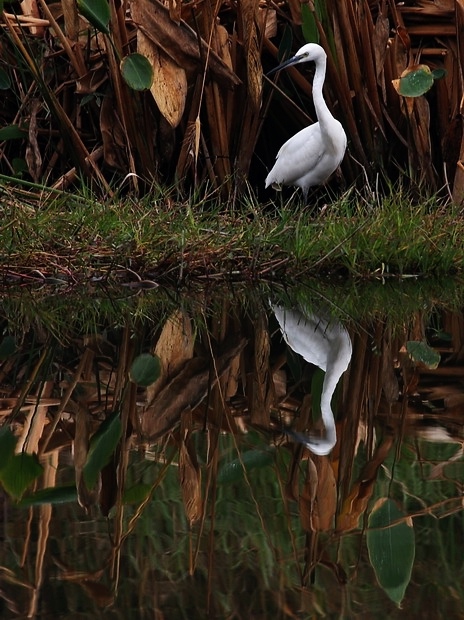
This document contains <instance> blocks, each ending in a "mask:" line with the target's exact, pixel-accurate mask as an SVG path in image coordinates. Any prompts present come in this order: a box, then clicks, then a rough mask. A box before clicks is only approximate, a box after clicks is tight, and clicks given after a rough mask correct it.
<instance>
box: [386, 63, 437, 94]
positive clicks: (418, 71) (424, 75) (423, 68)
mask: <svg viewBox="0 0 464 620" xmlns="http://www.w3.org/2000/svg"><path fill="white" fill-rule="evenodd" d="M393 85H394V87H395V89H396V90H397V92H398V93H399V94H400V95H403V97H420V96H421V95H423V94H424V93H426V92H427V91H428V90H430V89H431V88H432V86H433V75H432V72H431V71H430V67H428V66H427V65H415V66H414V67H409V68H408V69H406V71H404V72H403V74H402V75H401V77H400V79H399V80H393Z"/></svg>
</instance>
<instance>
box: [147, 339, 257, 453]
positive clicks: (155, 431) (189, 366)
mask: <svg viewBox="0 0 464 620" xmlns="http://www.w3.org/2000/svg"><path fill="white" fill-rule="evenodd" d="M245 345H246V340H245V339H244V338H242V339H241V340H239V341H238V342H232V343H229V344H227V343H223V344H222V345H221V350H222V354H221V355H220V356H219V357H217V358H216V360H215V364H214V372H215V373H216V374H215V375H214V376H213V377H211V364H210V360H208V359H205V358H201V357H196V358H193V359H191V360H189V361H188V362H187V363H186V364H185V365H184V367H183V368H182V370H180V371H179V372H178V374H177V375H176V376H175V377H174V378H173V379H172V380H171V381H170V382H169V383H168V384H167V385H166V386H165V387H164V388H163V389H162V390H161V391H160V392H159V394H158V395H157V396H156V397H155V399H154V401H153V403H151V404H150V405H149V406H147V407H146V408H145V410H144V411H143V413H142V415H141V424H140V428H141V432H142V434H143V435H144V437H145V438H146V439H148V440H150V441H154V440H155V439H158V438H160V437H162V436H163V435H165V434H166V433H168V432H169V431H170V430H172V429H173V427H174V426H175V425H176V424H178V422H179V421H180V417H181V415H182V413H183V412H184V411H186V410H187V409H194V408H195V407H196V406H197V405H198V404H199V403H201V401H202V400H203V398H205V396H206V395H207V393H208V389H210V388H211V386H212V385H214V384H215V383H216V381H217V379H219V378H220V377H221V376H222V375H223V374H224V372H225V371H226V370H227V369H228V368H229V367H230V364H231V363H232V360H233V359H234V358H235V357H236V355H237V354H238V353H240V351H242V349H243V348H244V347H245Z"/></svg>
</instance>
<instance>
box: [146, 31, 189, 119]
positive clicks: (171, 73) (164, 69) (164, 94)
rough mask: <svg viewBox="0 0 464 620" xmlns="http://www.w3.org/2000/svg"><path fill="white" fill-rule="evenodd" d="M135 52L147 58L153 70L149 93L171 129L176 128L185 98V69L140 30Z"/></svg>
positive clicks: (183, 107) (182, 111)
mask: <svg viewBox="0 0 464 620" xmlns="http://www.w3.org/2000/svg"><path fill="white" fill-rule="evenodd" d="M137 50H138V52H139V53H140V54H143V55H144V56H146V58H148V60H149V61H150V64H151V66H152V68H153V82H152V85H151V88H150V92H151V94H152V95H153V98H154V100H155V102H156V105H157V106H158V109H159V111H160V112H161V114H162V115H163V116H164V118H165V119H166V120H167V122H168V123H169V124H170V125H171V127H177V126H178V124H179V123H180V121H181V119H182V115H183V113H184V109H185V101H186V98H187V75H186V73H185V69H184V68H183V67H180V66H179V65H178V64H177V63H176V62H175V61H173V60H172V59H171V58H170V57H169V56H168V55H167V54H166V53H165V52H163V50H162V49H161V48H160V47H159V46H158V45H156V44H155V43H153V41H152V40H151V39H149V38H148V37H147V36H146V35H144V34H143V32H141V31H140V30H139V31H138V32H137Z"/></svg>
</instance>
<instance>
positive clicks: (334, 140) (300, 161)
mask: <svg viewBox="0 0 464 620" xmlns="http://www.w3.org/2000/svg"><path fill="white" fill-rule="evenodd" d="M310 60H313V61H314V63H315V65H316V73H315V74H314V81H313V100H314V107H315V109H316V115H317V120H318V122H317V123H313V124H312V125H309V127H305V128H304V129H302V130H301V131H299V132H298V133H296V134H295V135H294V136H292V137H291V138H290V139H289V140H287V142H285V144H284V145H283V146H282V147H281V148H280V151H279V152H278V153H277V158H276V163H275V164H274V167H273V168H272V170H271V171H270V172H269V174H268V175H267V178H266V187H269V185H273V184H278V185H280V184H283V185H296V186H297V187H301V189H302V190H303V194H304V197H305V199H306V197H307V195H308V190H309V188H310V187H312V186H313V185H320V184H321V183H325V182H326V181H327V179H328V178H329V177H330V175H331V174H332V172H334V171H335V170H336V169H337V168H338V166H339V165H340V164H341V162H342V159H343V157H344V155H345V150H346V134H345V131H344V129H343V127H342V126H341V124H340V122H339V121H337V120H336V119H335V118H334V117H333V116H332V114H331V113H330V110H329V108H328V107H327V104H326V102H325V100H324V95H323V94H322V86H323V84H324V80H325V71H326V63H327V55H326V53H325V52H324V50H323V49H322V47H321V46H320V45H317V44H316V43H307V44H306V45H303V47H302V48H301V49H300V50H298V52H297V53H296V55H295V56H293V58H290V59H289V60H287V61H286V62H284V63H282V64H281V65H279V66H278V67H276V68H275V69H272V71H270V72H269V73H268V75H269V74H270V73H275V72H276V71H278V70H280V69H283V68H284V67H290V66H291V65H296V64H298V63H300V62H308V61H310Z"/></svg>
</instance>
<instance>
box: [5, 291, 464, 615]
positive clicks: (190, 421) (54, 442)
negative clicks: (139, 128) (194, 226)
mask: <svg viewBox="0 0 464 620" xmlns="http://www.w3.org/2000/svg"><path fill="white" fill-rule="evenodd" d="M269 320H271V321H272V317H268V316H266V315H265V313H264V310H263V307H262V306H261V304H260V303H256V301H253V302H250V305H249V306H247V307H246V309H244V308H237V307H235V306H233V305H232V304H231V305H229V304H226V305H225V306H224V308H220V309H219V312H217V313H216V312H214V313H210V314H209V315H208V316H206V315H205V314H203V316H202V318H201V321H193V319H192V316H191V315H189V313H188V312H187V311H186V310H183V311H176V312H174V313H173V314H172V315H171V316H170V317H169V318H168V320H163V321H160V323H159V325H157V324H156V321H154V320H153V322H152V326H151V328H150V329H147V328H146V326H145V325H143V324H142V322H140V321H139V322H136V323H134V324H133V325H132V326H131V328H122V329H119V330H114V331H112V330H110V331H106V332H105V331H102V332H101V334H99V335H93V336H86V337H84V338H82V337H80V338H78V339H74V340H73V341H70V344H69V345H67V346H64V345H61V344H59V343H57V342H55V341H53V339H52V338H50V339H48V340H47V343H46V346H45V348H43V347H35V346H34V345H33V342H32V341H31V340H30V338H31V335H30V334H28V335H25V336H24V340H23V343H22V346H18V348H17V349H16V350H15V351H14V352H11V355H9V356H8V358H7V359H5V360H3V362H2V365H1V368H0V371H1V372H2V377H3V379H2V390H1V396H2V420H3V424H4V425H5V424H10V423H11V425H12V428H14V429H15V433H16V435H17V437H18V444H17V450H18V451H21V450H24V451H27V452H30V453H38V455H39V458H40V461H41V463H42V465H43V467H44V472H43V475H42V477H41V478H40V479H38V481H37V489H40V488H44V487H55V488H56V489H58V491H59V488H60V487H61V486H63V487H64V486H65V485H69V482H70V478H71V476H70V474H69V470H68V469H67V467H66V462H69V456H68V455H69V447H70V445H71V443H72V446H73V461H72V468H71V469H73V470H74V473H73V475H74V478H75V484H76V489H77V498H78V500H79V502H80V503H81V505H82V506H84V507H85V509H86V510H87V511H88V512H89V513H91V512H93V513H95V512H96V511H95V505H96V504H98V505H99V506H100V509H101V511H102V512H103V514H105V515H108V514H111V519H110V524H111V536H110V538H109V539H107V540H106V543H105V544H104V545H103V546H104V549H105V551H104V553H103V554H102V555H101V557H98V558H97V564H98V571H95V566H94V568H93V569H92V570H93V572H92V571H89V570H87V571H82V573H81V574H80V573H78V572H76V571H72V570H70V569H69V568H65V567H64V565H65V564H68V565H69V563H70V561H71V560H70V558H66V561H64V558H63V563H62V570H63V573H62V578H63V579H64V580H66V581H69V582H73V583H75V582H79V583H81V584H82V586H83V587H84V588H85V589H86V591H87V593H88V594H89V595H90V596H91V598H93V599H94V600H95V601H97V602H98V601H104V602H105V603H108V602H111V600H112V594H111V592H110V591H109V590H108V589H107V588H106V586H104V585H103V584H100V580H102V579H103V577H104V576H105V578H107V577H108V575H110V576H111V581H112V583H113V584H119V585H118V588H119V589H120V590H122V591H124V584H123V579H122V574H123V571H126V567H125V566H124V563H123V562H122V558H124V557H125V554H126V547H128V548H130V547H131V546H132V545H133V544H135V543H134V542H133V541H134V540H136V531H137V528H142V529H143V528H145V527H149V528H150V526H149V525H147V523H148V524H149V523H150V520H154V521H153V522H158V521H157V519H158V518H159V517H157V516H156V511H155V514H154V513H153V510H154V508H155V507H157V508H156V510H159V511H160V512H161V513H162V514H163V523H164V525H163V527H165V528H167V529H169V530H171V529H173V530H175V531H172V532H171V534H170V535H169V536H172V537H173V539H175V540H176V541H177V544H179V545H180V546H181V547H182V549H183V550H184V551H185V552H186V554H187V556H188V558H189V561H184V560H180V559H178V560H177V561H178V562H179V564H180V565H182V566H183V569H184V570H187V567H188V570H189V572H190V574H191V575H197V574H199V572H202V571H207V572H208V577H207V580H206V581H207V583H206V586H205V588H206V590H205V592H206V596H207V598H208V600H209V603H208V605H209V608H210V610H211V609H212V608H213V607H214V606H215V605H218V604H220V603H219V600H218V599H217V596H218V592H217V589H218V588H219V587H220V585H219V584H218V573H221V562H224V561H225V560H224V557H225V556H226V555H227V551H226V550H227V549H228V548H229V545H232V546H234V545H235V544H236V542H232V541H231V538H230V537H231V536H232V535H233V536H236V535H238V536H240V537H241V538H242V543H241V544H243V545H245V546H246V545H248V544H250V545H251V546H252V547H254V548H259V549H260V553H263V554H269V562H264V564H263V566H265V570H268V571H270V572H269V574H268V577H266V579H268V580H271V581H272V575H274V574H275V575H280V579H281V580H282V581H281V586H280V587H281V590H280V591H279V596H286V595H288V593H289V592H293V588H295V587H297V584H302V585H304V586H305V587H309V585H310V582H311V579H312V578H313V576H314V570H315V569H316V568H318V570H319V569H322V571H324V570H325V571H327V572H328V574H331V575H332V576H334V577H335V580H336V582H337V583H344V582H346V580H347V579H348V578H349V579H354V575H351V574H350V571H351V568H350V564H349V563H346V564H344V561H343V557H344V553H346V554H347V555H348V556H350V555H351V557H352V554H353V553H354V552H356V549H357V552H358V553H359V554H360V556H359V558H358V561H362V560H361V555H362V550H361V547H360V544H359V539H358V538H357V537H358V536H359V535H360V532H361V529H360V528H363V527H364V520H365V518H366V516H367V515H368V513H369V510H370V507H371V506H372V505H373V503H374V501H375V500H377V499H379V498H381V497H386V496H387V495H389V496H391V497H393V498H394V499H401V498H402V493H403V492H405V493H406V495H407V497H408V500H407V501H406V502H405V506H406V513H407V516H412V517H417V516H425V515H429V514H432V515H436V516H440V517H443V516H447V515H452V514H454V513H455V512H459V511H461V509H462V507H461V499H460V498H461V493H460V488H461V487H460V484H461V483H460V476H459V475H457V474H455V478H454V479H453V477H452V476H453V474H451V472H452V471H458V470H457V469H456V467H457V466H458V465H459V464H460V461H461V460H462V459H461V457H462V449H461V450H460V449H459V448H453V446H452V444H453V443H457V444H460V445H461V446H462V420H461V418H462V416H461V415H460V413H461V411H460V406H461V401H462V394H461V392H462V387H460V379H461V377H462V372H461V369H460V366H459V365H460V363H461V359H462V350H461V349H462V334H463V333H464V323H463V320H462V316H461V315H458V314H454V313H451V312H445V311H441V312H438V311H435V312H434V313H433V314H432V315H431V317H425V316H424V315H423V314H422V313H419V312H417V313H415V314H414V315H413V316H412V317H411V318H410V320H409V322H408V323H406V322H405V323H404V324H403V325H402V326H395V327H393V326H391V324H390V323H389V322H388V321H380V320H378V321H377V322H375V324H374V322H371V323H368V322H364V323H363V324H361V323H360V324H358V325H357V326H352V328H351V336H352V341H353V357H352V361H351V365H350V367H349V369H348V371H347V372H346V373H345V375H344V376H343V378H342V382H341V385H340V389H339V390H338V395H337V398H336V400H334V401H333V406H334V409H335V410H337V411H338V415H337V435H338V437H339V440H338V443H337V446H336V447H335V448H334V450H333V452H332V454H331V455H330V456H328V457H325V456H324V457H315V456H314V455H311V454H310V453H309V452H308V451H307V450H305V449H303V447H302V446H301V445H299V444H293V443H291V442H290V441H289V440H288V437H287V436H286V435H285V434H284V433H282V432H281V431H282V430H283V425H289V424H290V425H292V426H293V427H295V428H297V429H299V430H301V431H303V432H305V431H306V430H307V428H308V426H311V424H313V422H312V413H313V409H314V408H315V407H316V405H317V403H315V402H314V398H315V396H314V394H312V388H311V385H312V384H311V378H312V375H313V374H314V373H313V371H312V369H311V368H310V367H308V365H307V364H305V363H303V361H302V360H297V359H290V357H289V355H288V351H287V350H286V348H285V347H284V346H283V344H282V342H281V341H280V339H279V337H278V335H277V334H275V333H272V330H271V331H270V327H269V323H268V322H269ZM153 328H154V329H153ZM426 338H428V339H429V341H430V342H432V343H433V344H434V346H436V348H437V349H439V350H440V352H441V355H442V364H441V365H440V366H439V367H438V368H437V369H436V370H430V369H427V368H426V367H424V366H422V365H421V364H418V363H412V362H411V360H410V359H409V358H408V356H407V355H406V354H405V352H404V351H403V346H404V344H405V343H406V341H408V340H411V339H414V340H424V339H426ZM437 338H439V340H437ZM147 349H149V350H151V351H152V352H153V353H155V354H156V355H158V356H159V358H160V360H161V366H162V374H161V377H160V379H159V380H158V383H155V384H153V385H152V386H149V387H148V388H146V389H142V388H137V386H136V385H135V384H134V383H131V382H130V381H129V379H128V373H129V368H130V366H131V363H132V360H133V358H134V356H135V355H136V354H137V353H138V352H139V351H140V350H147ZM192 369H193V370H192ZM28 375H29V378H28ZM18 394H19V396H18ZM418 395H421V397H420V398H419V396H418ZM114 412H119V415H120V419H121V425H122V431H121V434H120V440H119V441H118V444H117V446H116V449H115V450H114V451H113V452H112V454H108V459H107V463H106V464H105V465H104V467H102V469H101V471H100V475H99V478H100V481H99V483H98V484H96V485H95V487H93V488H91V489H88V488H86V484H85V478H84V476H83V470H84V469H85V466H86V462H87V460H88V454H89V445H90V444H91V441H92V436H95V433H96V432H97V431H98V429H100V428H101V424H102V422H103V420H104V419H105V418H108V417H109V416H111V415H113V414H114ZM419 418H420V419H421V420H424V419H426V420H427V421H428V422H429V424H432V423H433V424H434V425H435V426H437V425H440V427H441V428H442V429H443V430H442V435H441V438H442V439H444V440H445V442H446V443H447V444H451V445H447V447H446V450H445V451H444V452H441V450H440V445H443V444H433V443H430V442H429V443H428V444H425V443H424V442H423V440H421V439H420V434H417V439H415V438H414V437H415V433H416V431H417V426H418V421H419ZM419 430H420V429H419ZM205 431H206V432H205ZM429 438H430V435H429ZM148 445H149V446H150V453H151V454H152V455H154V460H155V463H150V466H149V467H147V465H146V463H148V461H145V465H141V464H140V459H138V460H137V459H136V458H135V450H134V448H138V449H139V450H142V451H143V450H145V449H148ZM269 445H270V446H271V451H269ZM404 462H407V463H408V464H407V465H404V464H403V463H404ZM176 466H177V467H176ZM226 466H228V467H229V469H228V473H227V476H228V478H227V480H228V482H227V483H224V482H223V480H224V479H225V478H222V475H223V474H222V472H224V467H226ZM419 467H420V468H422V471H423V473H425V479H426V478H427V476H429V477H430V478H433V480H434V485H435V486H434V487H433V489H431V488H427V490H426V491H424V484H425V483H424V477H421V476H420V475H419V469H418V468H419ZM453 467H454V468H455V469H454V470H453V469H451V468H453ZM174 472H175V473H174ZM174 475H175V476H177V477H178V481H177V483H175V484H174V479H173V476H174ZM444 478H448V482H446V486H444V487H443V488H444V490H443V491H442V490H441V487H440V481H442V480H443V479H444ZM165 479H167V480H170V483H169V484H170V485H171V486H170V487H169V488H166V487H165V485H164V484H163V481H164V480H165ZM141 482H143V485H141V486H140V493H139V495H138V496H137V498H136V504H137V507H136V508H135V509H132V508H131V507H130V506H128V505H127V504H126V503H125V496H126V493H127V490H128V489H131V488H135V487H136V486H137V484H138V483H141ZM176 488H177V489H179V488H180V492H179V491H178V490H176ZM33 490H34V489H30V490H28V492H27V493H26V499H27V496H31V494H32V491H33ZM445 491H446V492H447V493H448V495H445V494H444V493H445ZM237 492H238V493H239V494H240V496H243V498H244V501H245V504H246V511H251V513H253V514H255V516H256V517H257V523H256V522H253V524H251V516H250V515H248V516H246V515H245V514H242V513H240V518H239V521H240V522H239V523H237V522H235V523H234V517H233V515H232V514H231V510H232V507H234V508H233V509H234V510H241V509H240V508H238V505H239V504H237V498H236V497H235V499H234V496H235V494H236V493H237ZM441 493H443V494H442V495H441ZM173 494H176V496H177V500H173V499H172V496H173ZM32 496H33V495H32ZM56 497H58V495H57V496H56ZM167 497H170V498H171V499H170V500H169V502H172V501H174V504H175V505H176V510H175V513H176V516H175V518H174V516H173V511H172V510H171V508H170V507H169V506H171V504H170V503H169V502H167V503H166V499H167ZM180 498H181V501H182V504H183V508H184V516H183V517H182V516H180V514H179V512H178V510H177V508H178V505H179V503H180ZM271 498H272V499H271ZM176 502H177V503H176ZM268 504H269V505H268ZM55 509H56V510H59V506H58V505H57V506H56V508H55ZM23 510H24V509H23ZM29 510H30V513H29V514H30V518H29V523H28V534H27V536H26V541H25V543H24V546H23V549H22V556H23V557H22V562H21V564H22V565H27V564H28V563H29V560H28V557H29V556H30V554H33V555H35V558H36V559H35V569H34V570H35V572H34V578H33V579H32V580H31V584H30V588H29V590H30V598H29V605H30V608H29V609H30V610H31V613H32V614H33V613H36V611H37V609H38V605H39V601H40V596H41V589H42V587H43V583H44V579H45V578H46V577H47V573H46V571H47V566H48V563H47V562H48V561H47V554H48V545H49V539H50V537H51V536H53V535H54V518H53V514H52V507H51V505H50V504H45V505H42V506H41V507H40V508H39V513H38V524H39V536H38V543H37V547H35V545H33V544H32V542H31V541H32V538H31V532H32V529H33V524H34V523H35V518H36V517H35V515H34V509H33V508H30V509H29ZM96 518H97V521H98V517H96ZM87 519H90V514H89V515H88V517H87ZM145 519H148V522H146V521H145ZM176 519H180V521H179V528H180V531H178V529H177V526H176V525H175V523H176V521H175V520H176ZM247 519H250V523H249V522H248V521H247ZM405 519H406V517H405ZM236 520H237V519H236V518H235V521H236ZM89 522H90V521H89ZM274 522H275V523H278V526H279V528H281V529H282V531H279V530H275V529H274V525H273V524H274ZM226 523H227V527H226V528H225V524H226ZM180 524H181V525H180ZM227 528H230V529H229V530H227ZM256 528H258V529H256ZM232 533H233V534H232ZM165 535H167V534H166V531H164V530H160V531H158V530H157V531H156V533H154V534H153V536H154V538H156V536H160V537H163V542H162V543H161V542H159V543H158V542H157V543H155V542H153V543H150V545H152V544H153V545H154V546H153V552H155V549H157V550H158V551H157V552H159V553H162V551H161V549H162V548H163V547H164V549H165V551H166V552H168V551H169V545H170V544H171V543H172V540H171V538H170V537H168V539H166V540H165V539H164V536H165ZM284 539H285V541H284ZM234 540H235V539H234ZM172 544H175V543H172ZM337 547H338V548H339V549H340V550H342V549H345V551H344V552H342V551H340V556H339V557H338V558H337V557H336V554H335V553H334V550H335V549H336V548H337ZM234 552H235V551H233V552H232V553H234ZM67 553H70V551H68V552H67ZM239 555H240V561H241V562H243V560H244V559H243V557H242V555H241V554H239ZM135 556H136V557H137V561H138V562H143V561H144V560H143V559H142V556H143V551H142V550H141V549H140V550H138V551H137V552H135ZM187 556H186V557H187ZM221 558H222V559H221ZM160 561H161V560H160ZM168 563H169V565H170V569H169V570H171V571H174V567H173V566H172V564H171V561H170V560H169V562H168ZM285 565H288V566H285ZM109 567H110V569H109V571H108V568H109ZM159 570H160V572H162V569H161V568H160V569H159ZM231 570H232V569H231ZM263 570H264V569H263ZM273 571H275V573H274V572H273ZM174 572H175V571H174ZM174 572H173V573H172V574H174ZM180 572H181V573H182V569H181V571H180ZM232 572H233V571H232ZM176 574H177V573H176ZM318 574H319V573H318ZM224 579H226V580H227V577H224ZM99 584H100V585H101V588H100V585H99ZM105 588H106V589H105ZM291 599H292V600H293V601H294V602H295V600H296V599H295V598H294V592H293V594H292V595H291ZM324 604H325V605H328V606H329V607H330V604H331V603H329V602H328V601H325V603H324Z"/></svg>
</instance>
